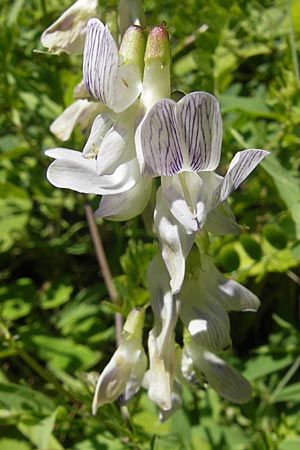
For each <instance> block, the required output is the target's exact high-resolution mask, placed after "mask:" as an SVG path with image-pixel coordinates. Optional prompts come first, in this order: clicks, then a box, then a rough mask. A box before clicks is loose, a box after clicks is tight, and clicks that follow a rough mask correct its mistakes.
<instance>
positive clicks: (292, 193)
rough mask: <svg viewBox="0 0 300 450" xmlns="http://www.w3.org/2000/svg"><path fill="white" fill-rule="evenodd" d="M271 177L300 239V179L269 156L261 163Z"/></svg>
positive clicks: (295, 173) (273, 157) (274, 157)
mask: <svg viewBox="0 0 300 450" xmlns="http://www.w3.org/2000/svg"><path fill="white" fill-rule="evenodd" d="M261 164H262V166H263V168H264V169H265V170H266V171H267V172H268V173H269V175H271V177H272V178H273V181H274V183H275V186H276V188H277V190H278V193H279V195H280V197H281V198H282V200H283V201H284V202H285V204H286V206H287V208H288V209H289V210H290V213H291V215H292V218H293V220H294V222H295V225H296V235H297V238H298V239H300V177H299V174H298V173H297V172H295V171H293V170H287V169H285V168H284V167H283V166H282V165H281V164H280V162H279V161H278V159H277V158H276V156H275V155H269V156H268V157H267V158H265V159H264V160H263V161H262V162H261Z"/></svg>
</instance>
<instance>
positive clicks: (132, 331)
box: [93, 309, 147, 414]
mask: <svg viewBox="0 0 300 450" xmlns="http://www.w3.org/2000/svg"><path fill="white" fill-rule="evenodd" d="M144 316H145V311H144V310H137V309H134V310H132V311H131V312H130V313H129V315H128V318H127V320H126V322H125V324H124V327H123V334H122V338H121V343H120V346H119V347H118V349H117V350H116V352H115V353H114V355H113V357H112V358H111V360H110V362H109V363H108V365H107V366H106V367H105V369H104V370H103V372H102V373H101V375H100V377H99V379H98V381H97V385H96V391H95V395H94V400H93V414H96V412H97V408H98V407H99V406H102V405H104V404H105V403H111V402H113V401H115V400H117V399H118V398H121V401H122V403H125V402H126V401H128V400H129V399H130V398H131V397H132V396H133V395H134V394H135V393H136V392H137V391H138V390H139V388H140V385H141V383H142V379H143V376H144V372H145V370H146V366H147V358H146V354H145V351H144V349H143V346H142V330H143V324H144Z"/></svg>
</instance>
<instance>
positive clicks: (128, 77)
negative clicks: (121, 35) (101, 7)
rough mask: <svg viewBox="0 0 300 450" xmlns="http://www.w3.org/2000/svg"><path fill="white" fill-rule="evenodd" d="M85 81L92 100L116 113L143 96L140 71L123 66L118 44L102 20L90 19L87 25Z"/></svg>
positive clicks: (84, 61)
mask: <svg viewBox="0 0 300 450" xmlns="http://www.w3.org/2000/svg"><path fill="white" fill-rule="evenodd" d="M83 80H84V82H85V85H86V88H87V90H88V91H89V93H90V94H91V95H92V96H93V97H95V98H97V99H98V100H99V101H100V102H101V103H104V104H105V105H107V106H108V107H109V108H111V109H112V110H113V111H115V112H117V113H118V112H121V111H124V110H125V109H126V108H128V107H129V106H130V105H131V104H132V103H133V102H134V101H135V100H136V98H137V97H138V95H139V94H140V90H141V75H140V69H139V68H138V67H137V65H136V64H133V63H129V64H122V65H121V64H120V61H119V52H118V47H117V44H116V43H115V41H114V38H113V36H112V34H111V33H110V31H109V30H108V28H107V26H105V25H104V24H103V23H102V22H101V21H100V20H99V19H90V20H89V21H88V24H87V33H86V41H85V47H84V53H83Z"/></svg>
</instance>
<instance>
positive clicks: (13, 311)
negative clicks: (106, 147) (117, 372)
mask: <svg viewBox="0 0 300 450" xmlns="http://www.w3.org/2000/svg"><path fill="white" fill-rule="evenodd" d="M100 3H101V4H100V11H102V13H103V20H113V18H114V11H115V8H116V3H117V2H116V1H114V0H108V1H105V0H104V1H101V2H100ZM69 4H70V3H69V2H67V1H65V0H60V1H58V0H48V1H47V0H40V1H38V0H30V1H25V0H14V1H8V0H2V8H1V16H0V60H1V71H0V80H1V81H0V89H1V95H0V107H1V115H0V149H1V153H0V158H1V168H0V180H1V185H0V190H1V195H0V203H1V208H0V214H1V222H0V223H1V234H0V249H1V254H0V262H1V287H0V337H1V339H0V362H1V365H0V429H1V433H0V450H31V449H39V450H60V449H70V450H105V449H107V450H119V449H141V450H142V449H145V450H146V449H153V450H167V449H172V450H181V449H187V450H189V449H191V450H199V449H201V450H275V449H278V450H298V448H300V437H299V436H300V412H299V403H300V382H299V374H300V368H299V367H300V333H299V322H300V305H299V298H300V176H299V167H300V76H299V58H300V3H299V1H298V0H286V1H285V0H274V1H270V0H263V1H258V0H250V1H245V0H230V1H229V0H212V1H210V2H207V1H204V0H185V1H184V2H177V1H175V0H166V1H164V2H159V1H157V0H145V2H144V7H145V11H146V18H147V22H148V23H149V24H157V23H160V22H161V21H166V23H167V26H168V29H169V33H170V39H171V46H172V50H173V55H174V63H173V89H174V90H178V91H183V92H186V93H187V92H190V91H195V90H205V91H209V92H211V93H213V94H215V95H216V96H217V97H218V98H219V100H220V103H221V109H222V116H223V126H224V137H223V150H222V152H223V153H222V165H221V166H220V167H219V169H218V171H219V173H224V171H225V169H226V167H227V166H226V164H228V161H230V159H231V158H232V156H233V155H234V153H235V152H236V151H238V150H240V149H243V148H264V149H266V150H270V151H271V153H272V154H271V155H270V156H268V157H267V158H266V159H265V160H264V161H263V162H262V163H261V165H260V166H259V167H258V168H257V169H256V170H255V171H254V172H253V174H251V176H250V177H249V178H248V179H247V180H246V182H245V183H244V184H243V185H242V186H241V188H240V189H239V190H238V191H237V192H236V193H234V194H233V195H232V196H231V198H230V201H231V206H232V209H233V211H234V213H235V215H236V217H237V220H238V223H239V224H240V225H241V226H242V227H243V232H242V234H241V235H240V236H238V237H237V236H225V237H213V239H212V244H211V249H212V251H213V254H214V257H215V262H216V264H218V266H219V267H220V270H222V271H223V272H224V273H226V274H227V275H228V276H231V277H233V278H234V279H236V280H238V281H239V282H241V283H243V284H244V285H245V286H247V287H248V288H249V289H251V290H252V291H253V292H254V293H255V294H256V295H258V296H259V298H260V299H261V303H262V304H261V307H260V309H259V311H258V313H256V314H254V313H244V314H242V313H232V314H231V330H232V339H233V349H232V351H231V352H228V354H227V359H228V360H229V361H230V363H231V364H232V365H234V366H235V367H236V368H237V369H238V370H240V371H241V372H242V373H243V375H245V376H246V377H247V378H248V379H249V380H250V381H251V383H252V385H253V398H252V400H251V401H250V402H249V403H247V404H245V405H243V406H236V405H234V404H231V403H230V402H228V401H225V400H224V399H221V398H220V397H218V396H217V394H215V392H214V391H212V390H210V389H207V390H205V389H203V388H199V389H197V390H190V389H188V388H184V392H183V398H184V405H183V408H182V409H181V410H179V411H178V412H176V413H175V414H174V415H173V416H172V417H171V418H170V419H169V420H167V421H166V422H165V423H162V424H161V423H160V422H159V421H158V418H157V410H156V408H155V406H154V405H153V404H151V403H150V401H149V400H148V398H147V393H146V391H144V390H143V389H142V390H141V392H140V393H139V395H138V396H136V397H134V398H133V399H132V400H131V401H130V402H129V404H128V417H126V418H124V413H122V411H121V410H120V408H119V406H118V405H117V404H112V405H104V406H103V407H101V408H100V409H99V411H98V413H97V416H95V417H94V416H92V414H91V402H92V396H93V392H94V385H95V380H96V379H97V376H98V373H99V372H100V371H101V370H102V369H103V367H104V366H105V365H106V364H107V362H108V360H109V359H110V357H111V355H112V354H113V352H114V349H115V330H114V312H115V310H116V309H117V310H118V311H121V312H123V313H124V314H127V313H128V311H129V310H130V309H131V308H132V307H133V306H135V305H143V304H145V303H146V302H147V301H148V290H147V286H146V271H147V267H148V264H149V262H150V261H151V259H152V257H153V255H154V254H155V253H156V251H157V242H156V240H155V238H154V237H153V235H152V234H151V231H150V229H149V217H150V214H151V213H150V212H149V211H145V213H144V214H143V216H142V217H139V218H136V219H134V220H131V221H128V222H126V223H116V222H109V221H103V220H99V221H98V225H99V229H100V232H101V237H102V240H103V245H104V248H105V251H106V255H107V259H108V262H109V265H110V268H111V271H112V274H113V278H114V282H115V285H116V287H117V290H118V293H119V300H120V303H119V306H117V307H116V306H112V305H111V303H110V302H109V301H108V300H109V297H108V293H107V290H106V286H105V283H104V281H103V278H102V276H101V274H100V276H99V267H98V264H97V260H96V256H95V251H94V248H93V244H92V240H91V236H90V233H89V228H88V225H87V221H86V217H85V210H84V206H85V204H86V203H87V202H89V204H90V205H91V206H92V208H93V209H96V208H97V206H98V203H99V198H94V197H92V196H84V195H81V194H76V193H75V192H72V191H69V190H62V189H55V188H54V187H53V186H51V185H50V184H49V182H48V181H47V179H46V176H45V171H46V168H47V166H48V164H49V162H50V161H49V159H48V158H47V157H46V156H45V155H44V150H45V149H47V148H50V147H55V146H65V147H69V148H74V149H78V150H80V149H81V148H82V146H83V145H84V142H85V139H86V137H83V136H82V135H81V133H80V131H79V130H77V129H76V130H75V132H74V133H73V135H72V137H71V139H70V140H69V141H68V142H66V143H63V144H62V143H61V142H59V141H58V140H56V139H55V137H54V136H52V135H51V133H50V131H49V126H50V124H51V122H52V121H53V120H54V118H55V117H56V116H57V115H58V114H59V113H60V112H61V111H62V110H63V108H64V107H66V106H67V105H69V104H70V103H71V101H72V91H73V88H74V86H75V85H76V84H77V83H78V82H79V81H80V79H81V63H82V61H81V59H82V58H81V56H67V55H65V54H61V55H58V56H54V55H48V54H44V53H41V52H39V51H35V50H40V51H41V50H44V49H43V48H42V46H41V44H40V35H41V33H42V31H43V30H44V29H45V28H46V27H47V26H49V25H50V24H51V23H52V22H53V21H54V20H55V19H56V18H57V17H58V16H59V15H60V14H61V13H62V11H63V10H64V9H65V8H66V7H67V6H69ZM146 323H147V327H148V329H150V328H151V326H152V316H151V314H150V311H149V312H148V313H147V317H146ZM145 339H146V336H145Z"/></svg>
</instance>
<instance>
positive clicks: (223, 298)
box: [143, 249, 260, 420]
mask: <svg viewBox="0 0 300 450" xmlns="http://www.w3.org/2000/svg"><path fill="white" fill-rule="evenodd" d="M197 254H198V258H197ZM148 285H149V291H150V303H151V307H152V310H153V313H154V327H153V329H152V330H151V332H150V335H149V341H148V347H149V360H150V369H149V370H148V372H147V373H146V375H145V379H144V381H143V386H144V387H146V388H147V389H148V395H149V398H150V399H151V400H152V401H153V402H154V403H156V404H157V405H158V406H159V408H160V411H161V412H160V417H161V419H162V420H163V419H164V418H167V417H168V416H169V415H170V414H172V412H173V411H174V410H176V407H177V406H178V405H179V404H180V402H181V398H180V393H179V391H178V386H177V383H178V380H179V381H180V379H181V377H182V375H183V376H184V378H185V379H187V380H188V381H197V382H198V383H199V382H203V381H204V380H206V381H207V382H208V383H209V385H210V386H211V387H212V388H214V389H215V390H216V391H217V392H218V393H219V394H220V395H222V396H224V397H226V398H228V399H230V400H232V401H234V402H237V403H242V402H244V401H247V400H248V399H249V396H250V395H251V387H250V385H249V383H248V382H247V381H246V380H245V379H244V378H243V377H242V376H241V375H239V374H238V372H237V371H235V370H234V369H233V368H231V367H230V366H229V365H228V364H227V363H225V362H224V361H223V360H222V359H220V358H219V357H217V356H216V355H214V353H213V352H220V351H223V350H226V349H228V348H229V347H230V346H231V338H230V323H229V318H228V312H230V311H256V310H257V308H258V307H259V305H260V302H259V299H258V298H257V297H256V296H255V295H254V294H252V293H251V292H250V291H249V290H248V289H246V288H245V287H244V286H242V285H241V284H239V283H237V282H236V281H234V280H231V279H229V278H226V277H224V276H223V275H222V274H221V273H220V272H219V271H218V269H217V268H216V267H215V265H214V263H213V260H212V258H211V257H210V256H208V255H207V254H205V253H204V252H201V254H200V259H199V251H198V250H197V249H195V252H192V253H191V254H190V256H189V260H188V272H187V274H186V277H185V280H184V282H183V285H182V288H181V291H180V292H179V293H177V294H173V293H172V291H171V288H170V276H169V274H168V271H167V269H166V266H165V264H164V262H163V260H162V258H161V256H160V255H157V256H156V257H155V258H154V259H153V261H152V263H151V264H150V267H149V270H148ZM178 318H180V319H181V320H182V322H183V325H184V327H183V330H184V332H183V335H184V347H183V349H180V348H179V347H178V345H177V344H176V342H175V327H176V323H177V320H178ZM201 374H202V375H201ZM203 376H204V378H203ZM230 377H232V380H231V379H230ZM223 378H224V379H223ZM237 382H239V383H240V386H238V385H237V386H235V383H237Z"/></svg>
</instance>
